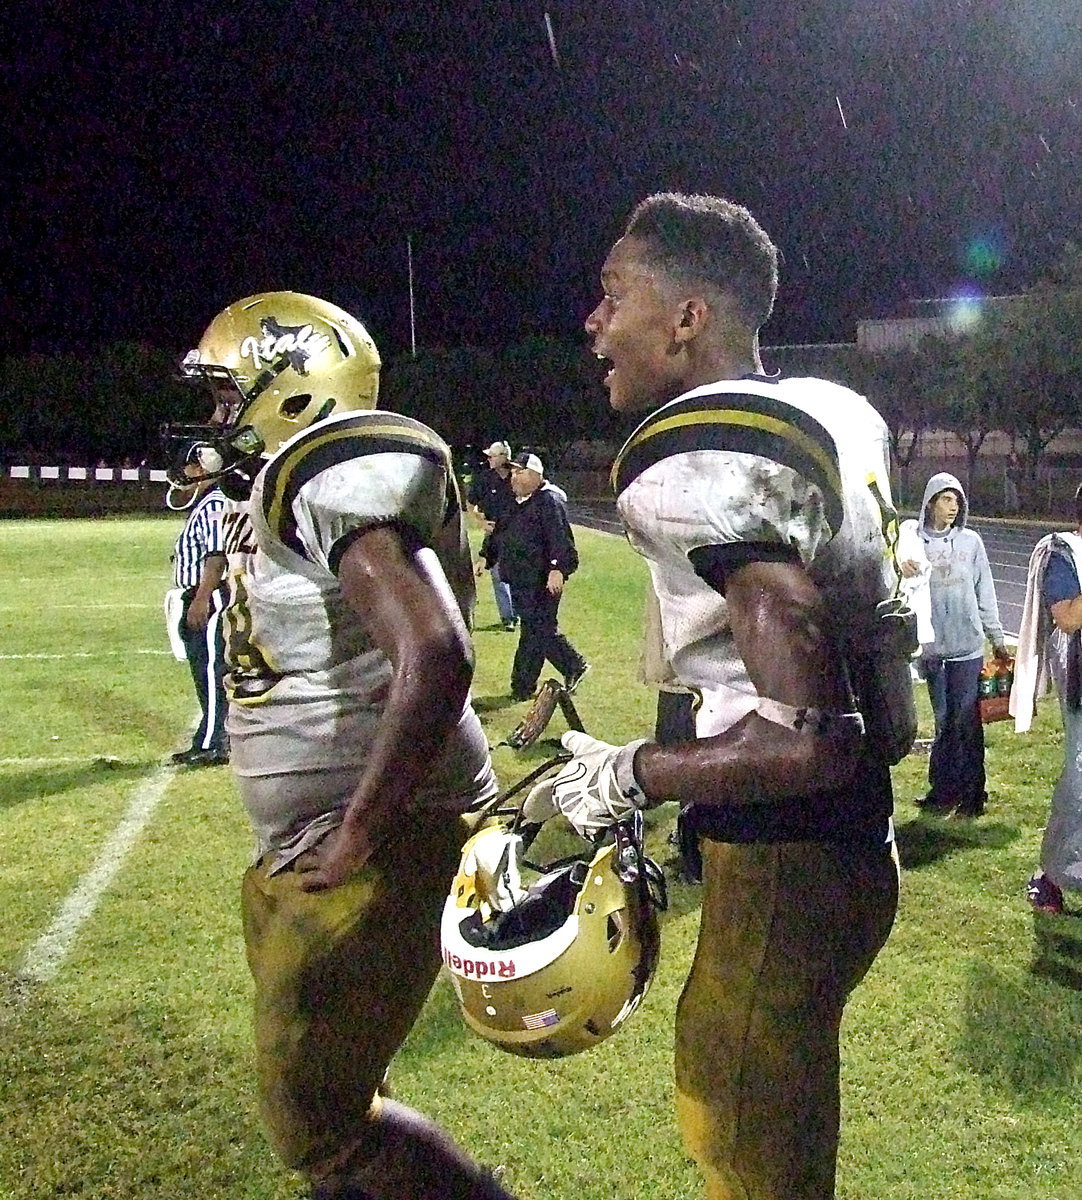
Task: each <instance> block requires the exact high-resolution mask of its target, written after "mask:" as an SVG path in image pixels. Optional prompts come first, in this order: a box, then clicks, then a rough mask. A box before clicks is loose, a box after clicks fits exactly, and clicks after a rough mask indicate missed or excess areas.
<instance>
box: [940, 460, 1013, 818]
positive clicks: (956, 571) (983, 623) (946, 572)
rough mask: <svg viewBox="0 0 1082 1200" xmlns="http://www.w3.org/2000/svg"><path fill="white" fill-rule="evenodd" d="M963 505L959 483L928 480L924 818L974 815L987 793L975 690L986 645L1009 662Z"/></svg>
mask: <svg viewBox="0 0 1082 1200" xmlns="http://www.w3.org/2000/svg"><path fill="white" fill-rule="evenodd" d="M967 516H968V505H967V504H966V495H965V491H964V490H963V488H962V485H961V484H960V483H959V482H958V480H957V479H956V478H955V477H954V476H953V475H950V474H948V473H947V472H946V471H941V472H939V473H938V474H936V475H933V476H932V477H931V479H929V480H928V486H927V487H926V488H925V489H924V500H923V502H922V504H921V515H920V537H921V541H922V542H923V543H924V549H925V553H926V554H927V555H928V561H929V563H930V564H931V568H932V573H931V593H932V628H933V630H934V631H935V641H934V642H933V643H931V644H930V645H924V646H922V648H921V659H920V672H921V675H922V676H923V678H924V679H925V680H926V681H927V684H928V695H929V696H930V697H931V701H932V711H933V713H934V714H935V740H934V741H933V743H932V754H931V759H930V761H929V764H928V794H927V795H926V796H925V797H924V798H923V799H922V800H918V801H917V807H918V808H921V809H923V810H924V811H925V812H927V813H938V814H946V813H952V814H953V815H954V816H958V817H979V816H980V815H981V813H983V812H984V805H985V801H986V800H987V793H986V791H985V776H984V728H983V726H982V725H981V716H980V707H979V702H978V701H979V697H978V687H979V683H980V673H981V666H982V665H983V663H984V642H985V638H986V637H987V638H988V640H989V641H990V642H991V643H992V652H993V654H994V655H995V657H996V658H997V659H1007V658H1010V651H1009V650H1008V649H1007V646H1006V643H1005V642H1004V640H1003V626H1002V625H1001V624H1000V620H999V606H998V604H997V603H996V589H995V584H994V583H993V581H992V570H991V568H990V567H989V565H988V554H987V552H986V551H985V548H984V542H983V541H981V537H980V534H978V533H974V531H973V530H972V529H967V528H966V519H967Z"/></svg>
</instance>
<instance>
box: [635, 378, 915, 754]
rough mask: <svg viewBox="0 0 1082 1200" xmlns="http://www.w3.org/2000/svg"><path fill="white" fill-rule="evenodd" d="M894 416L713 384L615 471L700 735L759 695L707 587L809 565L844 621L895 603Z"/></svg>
mask: <svg viewBox="0 0 1082 1200" xmlns="http://www.w3.org/2000/svg"><path fill="white" fill-rule="evenodd" d="M888 461H889V460H888V437H887V429H886V426H885V424H884V422H883V420H882V418H881V417H880V416H879V415H878V413H876V412H875V410H874V409H873V408H872V407H871V405H869V404H868V403H867V401H866V400H864V399H863V398H862V397H861V396H858V395H857V394H856V393H855V392H852V391H850V390H849V389H847V388H844V387H840V386H838V385H837V384H833V383H828V382H826V381H825V380H820V379H786V380H778V381H773V380H767V379H764V378H762V377H752V378H748V379H741V380H728V381H724V382H719V383H714V384H709V385H707V386H705V387H700V388H696V389H695V390H693V391H691V392H688V393H686V394H685V395H683V396H680V397H678V398H677V399H675V400H673V401H672V402H671V403H669V404H666V405H664V406H662V407H661V408H659V409H658V410H657V411H655V412H654V413H652V414H651V415H650V416H649V417H648V418H647V419H646V420H645V421H643V423H642V424H641V425H640V426H639V428H638V429H636V430H635V432H634V433H633V434H632V435H631V437H630V438H629V439H628V441H627V443H626V444H625V445H624V447H623V449H622V450H621V451H620V454H619V456H618V457H617V460H616V462H615V464H614V466H613V475H612V480H613V487H614V490H615V492H616V496H617V506H618V508H619V511H620V515H621V517H622V519H623V522H624V525H625V527H626V530H627V535H628V539H629V540H630V542H631V544H632V545H633V546H634V547H635V549H636V550H638V551H639V553H641V554H642V555H643V557H644V558H645V559H646V560H647V562H648V564H649V567H650V572H651V575H652V578H653V584H654V589H655V592H656V594H657V598H658V602H659V605H660V609H661V627H662V637H663V642H664V654H665V656H666V658H667V659H668V661H669V662H671V663H672V666H673V669H674V671H675V674H676V676H677V678H678V679H679V681H680V683H682V684H684V685H685V686H687V687H690V688H692V689H694V690H695V691H696V692H698V693H699V694H700V696H701V698H702V703H701V705H700V706H699V708H698V711H697V714H696V729H697V732H698V734H699V736H701V737H702V736H708V735H710V734H714V733H719V732H721V731H722V730H724V729H727V728H729V726H731V725H733V724H735V723H736V721H738V720H739V719H740V718H741V717H742V716H744V715H745V714H746V713H747V712H749V711H751V709H752V708H753V707H754V706H755V702H756V698H757V696H756V691H755V688H754V686H753V684H752V682H751V680H750V678H749V677H748V673H747V670H746V668H745V667H744V664H743V662H742V661H741V659H740V656H739V654H738V653H737V651H736V648H735V645H734V643H733V638H732V631H731V627H730V624H729V618H728V613H727V608H726V602H725V599H724V597H723V596H721V595H719V594H718V592H717V591H715V590H714V588H712V587H711V586H710V585H709V584H708V583H707V582H706V580H705V578H704V576H706V575H707V574H714V575H716V574H717V572H718V571H720V572H721V573H722V575H724V572H725V570H726V569H735V567H737V566H739V565H740V564H741V563H744V562H748V561H751V560H753V559H763V558H767V559H770V558H775V559H779V560H785V559H788V560H790V561H799V562H800V563H801V564H803V566H804V567H805V568H806V569H807V571H808V573H809V574H810V575H811V577H812V578H813V579H814V580H815V582H816V584H817V585H818V586H819V587H820V589H821V590H822V591H824V592H825V594H826V595H827V597H828V598H829V601H830V609H831V612H832V614H833V615H834V616H835V617H837V618H838V619H839V621H840V622H844V621H845V620H846V618H847V615H848V614H854V613H855V612H856V610H857V609H858V608H860V609H863V610H865V611H866V610H867V609H868V608H869V606H871V607H873V608H874V605H875V604H876V603H877V602H878V601H880V600H882V599H884V598H886V597H887V596H889V595H891V594H892V591H893V588H894V584H895V580H896V573H895V566H894V561H893V554H892V548H893V544H894V542H895V541H896V538H897V515H896V513H895V511H894V508H893V506H892V504H891V499H890V480H889V467H888Z"/></svg>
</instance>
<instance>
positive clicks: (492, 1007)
mask: <svg viewBox="0 0 1082 1200" xmlns="http://www.w3.org/2000/svg"><path fill="white" fill-rule="evenodd" d="M635 816H636V819H635V820H634V821H631V822H628V823H626V824H622V825H617V826H614V827H613V828H612V829H611V830H609V831H607V833H606V834H605V835H604V837H603V839H602V840H601V841H600V842H599V844H598V845H596V846H589V845H586V846H584V850H583V852H582V853H581V854H579V855H576V856H574V857H572V858H571V859H564V860H562V861H560V862H557V863H553V864H550V865H549V866H547V867H532V866H531V864H528V863H525V862H524V861H523V860H522V858H521V855H522V853H523V845H524V842H527V843H528V841H529V840H530V832H534V833H536V830H537V828H538V827H536V826H534V827H532V830H531V828H530V827H526V828H524V830H523V835H522V836H520V834H519V833H518V832H516V831H515V830H514V828H513V827H509V826H508V825H507V824H500V823H497V824H493V825H489V826H487V827H486V828H484V829H482V830H481V831H480V832H479V833H477V834H475V835H474V836H473V837H472V838H471V839H470V840H469V842H467V843H466V846H465V847H464V849H463V852H462V859H461V862H460V864H459V869H458V874H457V875H456V877H455V880H454V883H453V885H452V888H451V893H450V895H449V896H448V898H447V901H446V904H445V905H444V910H443V920H442V924H441V942H442V949H443V961H444V963H445V965H446V966H447V969H448V971H449V972H450V975H451V981H452V983H453V985H454V988H455V992H456V994H457V995H458V1000H459V1005H460V1007H461V1010H462V1015H463V1018H464V1019H465V1021H466V1024H467V1025H469V1026H470V1028H471V1029H473V1031H474V1032H475V1033H478V1034H480V1036H481V1037H483V1038H485V1039H486V1040H487V1041H490V1042H492V1043H493V1044H494V1045H496V1046H499V1047H500V1048H501V1049H503V1050H507V1051H509V1052H510V1053H512V1054H521V1055H524V1056H526V1057H530V1058H561V1057H563V1056H565V1055H568V1054H577V1053H578V1052H579V1051H580V1050H586V1049H589V1048H590V1047H591V1046H596V1045H597V1044H598V1042H601V1041H604V1040H605V1038H607V1037H609V1036H610V1035H611V1034H613V1033H615V1031H616V1030H617V1029H619V1027H620V1026H621V1025H622V1024H623V1022H624V1021H625V1020H626V1019H627V1018H628V1017H629V1016H631V1014H632V1013H633V1012H634V1011H635V1009H636V1008H637V1007H638V1006H639V1003H640V1002H641V1001H642V998H643V997H644V996H645V995H646V991H647V989H648V988H649V986H650V981H651V979H652V978H653V974H654V969H655V967H656V966H657V959H658V950H659V943H660V938H659V934H658V924H657V910H658V909H660V908H664V907H665V880H664V876H663V875H662V873H661V870H660V868H659V867H658V866H657V865H656V864H655V863H654V862H653V861H652V860H651V859H649V858H647V857H646V855H645V854H644V852H643V848H642V816H641V814H639V813H636V814H635ZM524 866H526V867H530V869H531V870H534V871H536V872H537V874H538V876H539V877H538V878H537V879H536V881H535V882H533V883H532V884H530V885H529V886H526V887H524V886H523V884H522V876H521V871H522V868H523V867H524Z"/></svg>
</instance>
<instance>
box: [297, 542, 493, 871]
mask: <svg viewBox="0 0 1082 1200" xmlns="http://www.w3.org/2000/svg"><path fill="white" fill-rule="evenodd" d="M338 579H339V583H340V585H341V588H342V594H343V596H344V597H345V599H346V601H347V602H348V603H349V604H350V605H351V606H352V607H353V609H354V610H355V611H356V612H357V614H358V616H360V618H361V620H362V621H363V622H364V625H365V627H366V629H367V631H368V633H369V635H370V636H371V638H372V640H373V642H374V643H375V645H376V646H377V647H379V649H380V650H382V651H383V653H384V654H386V655H387V657H388V659H389V660H390V662H391V665H392V667H393V676H392V679H391V684H390V694H389V696H388V698H387V703H386V707H385V709H384V712H383V717H382V720H381V722H380V728H379V732H378V733H377V735H376V738H375V740H374V742H373V744H372V748H371V752H370V754H369V758H368V764H367V767H366V769H365V772H364V775H363V776H362V778H361V781H360V783H359V784H358V786H357V790H356V791H355V792H354V794H353V797H352V799H351V800H350V803H349V806H348V808H347V810H346V814H345V818H344V820H343V822H342V825H341V826H340V827H339V829H338V830H336V831H335V832H334V833H333V834H331V835H330V836H328V837H327V838H326V839H325V840H324V842H323V843H321V846H320V847H319V850H320V853H318V854H317V855H315V856H314V858H315V860H316V861H315V862H314V863H313V864H312V865H313V866H314V868H315V869H314V870H309V871H306V872H305V875H306V878H305V880H304V883H303V886H304V888H305V890H307V891H316V890H319V889H321V888H327V887H334V886H336V885H337V884H339V883H341V882H343V881H344V880H345V879H346V878H347V877H348V876H349V875H350V874H351V873H352V872H353V871H355V870H356V869H357V868H358V867H360V866H362V865H363V864H364V862H365V861H366V860H367V858H368V856H369V855H370V854H371V851H372V848H373V847H374V846H375V845H376V844H378V842H379V840H380V835H381V831H382V830H383V829H384V828H385V827H386V826H387V824H388V822H390V821H392V820H393V819H394V817H395V814H396V813H398V812H400V811H402V810H403V809H404V808H405V807H406V806H407V805H408V804H409V802H410V799H411V797H412V796H413V795H414V793H415V792H416V790H417V787H418V785H419V784H420V782H421V780H422V779H423V777H424V775H425V773H426V772H427V770H428V768H429V766H430V765H431V763H432V761H433V760H434V758H435V757H436V756H437V755H438V753H439V751H440V748H441V747H442V745H443V742H444V740H445V739H446V737H447V736H448V734H449V733H450V732H451V731H452V730H453V729H454V727H455V725H456V724H457V722H458V720H459V719H460V717H461V715H462V708H463V705H464V704H465V702H466V697H467V695H468V693H469V687H470V682H471V680H472V677H473V658H472V649H471V646H470V640H469V634H468V633H467V631H466V627H465V624H464V622H463V620H462V617H461V614H460V611H459V608H458V605H457V604H456V602H455V599H454V597H453V595H452V593H451V590H450V588H449V587H448V584H447V581H446V578H445V577H444V574H443V571H442V569H441V567H440V564H439V561H438V560H437V558H436V555H435V554H434V553H433V552H432V551H431V550H429V549H427V548H423V547H420V548H417V547H413V546H410V545H408V544H407V542H406V540H405V538H404V536H403V534H401V533H400V532H399V531H397V530H395V529H393V528H391V527H388V526H381V527H379V528H376V529H372V530H369V531H368V532H366V533H364V534H362V535H361V536H359V537H358V538H356V540H355V541H354V542H353V543H352V545H351V546H350V547H349V549H348V550H347V551H346V552H345V554H344V555H343V556H342V561H341V563H340V566H339V572H338Z"/></svg>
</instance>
